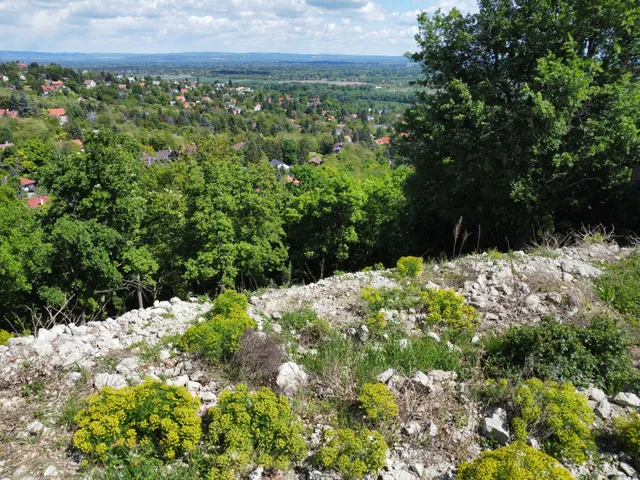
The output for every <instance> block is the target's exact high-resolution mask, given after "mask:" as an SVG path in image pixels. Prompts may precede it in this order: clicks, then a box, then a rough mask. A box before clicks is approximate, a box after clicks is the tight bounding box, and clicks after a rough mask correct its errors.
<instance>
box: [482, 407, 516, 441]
mask: <svg viewBox="0 0 640 480" xmlns="http://www.w3.org/2000/svg"><path fill="white" fill-rule="evenodd" d="M482 434H483V435H484V436H485V437H487V438H490V439H493V440H495V441H496V442H498V443H499V444H501V445H506V444H507V443H509V439H510V435H509V431H508V430H507V427H506V425H505V421H504V414H503V411H502V409H498V410H496V412H495V413H494V414H493V416H491V417H486V418H485V419H484V420H483V421H482Z"/></svg>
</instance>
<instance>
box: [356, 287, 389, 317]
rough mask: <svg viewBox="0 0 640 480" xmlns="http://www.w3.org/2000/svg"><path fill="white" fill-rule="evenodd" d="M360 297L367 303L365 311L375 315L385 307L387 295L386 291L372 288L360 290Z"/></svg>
mask: <svg viewBox="0 0 640 480" xmlns="http://www.w3.org/2000/svg"><path fill="white" fill-rule="evenodd" d="M360 297H361V298H362V299H363V300H364V301H365V302H367V311H368V312H370V313H372V314H376V313H378V312H379V311H380V310H381V309H383V308H384V307H386V306H387V302H388V300H389V295H388V293H387V292H386V291H383V290H378V289H377V288H373V287H364V288H363V289H362V290H360Z"/></svg>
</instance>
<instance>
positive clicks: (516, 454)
mask: <svg viewBox="0 0 640 480" xmlns="http://www.w3.org/2000/svg"><path fill="white" fill-rule="evenodd" d="M457 480H574V477H573V476H572V475H571V474H570V473H569V471H568V470H566V469H565V468H564V467H562V465H560V463H559V462H558V461H557V460H556V459H555V458H553V457H550V456H549V455H547V454H545V453H543V452H540V451H538V450H536V449H535V448H532V447H529V446H528V445H526V444H525V443H523V442H521V441H516V442H514V443H512V444H511V445H509V446H508V447H502V448H498V449H497V450H493V451H491V452H484V453H482V454H481V455H480V456H479V457H478V458H477V459H476V460H474V461H473V462H470V463H469V462H465V463H463V464H461V465H460V467H459V468H458V476H457Z"/></svg>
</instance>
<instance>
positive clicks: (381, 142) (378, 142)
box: [376, 137, 391, 145]
mask: <svg viewBox="0 0 640 480" xmlns="http://www.w3.org/2000/svg"><path fill="white" fill-rule="evenodd" d="M390 143H391V137H382V138H379V139H377V140H376V145H389V144H390Z"/></svg>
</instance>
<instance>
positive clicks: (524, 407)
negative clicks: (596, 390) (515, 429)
mask: <svg viewBox="0 0 640 480" xmlns="http://www.w3.org/2000/svg"><path fill="white" fill-rule="evenodd" d="M514 400H515V404H516V405H517V408H518V411H519V414H520V418H521V419H522V420H523V421H524V425H523V426H524V428H526V431H527V433H528V434H529V435H530V436H532V437H534V438H536V439H537V440H538V441H539V442H540V444H541V446H542V449H543V450H544V451H545V452H546V453H548V454H550V455H553V456H554V457H557V458H563V459H565V460H569V461H572V462H575V463H584V462H585V461H586V460H587V453H588V452H589V451H591V450H593V449H594V448H595V442H594V441H593V437H592V435H591V429H590V426H591V424H592V423H593V421H594V420H595V417H594V415H593V411H592V410H591V407H589V405H588V403H587V398H586V397H585V396H584V395H582V394H580V393H576V392H575V388H574V387H573V385H571V384H570V383H565V384H562V385H560V384H558V383H556V382H544V383H543V382H542V381H540V380H538V379H535V378H534V379H531V380H528V381H527V382H525V384H524V385H522V386H521V387H520V388H518V389H517V390H516V392H515V395H514Z"/></svg>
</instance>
